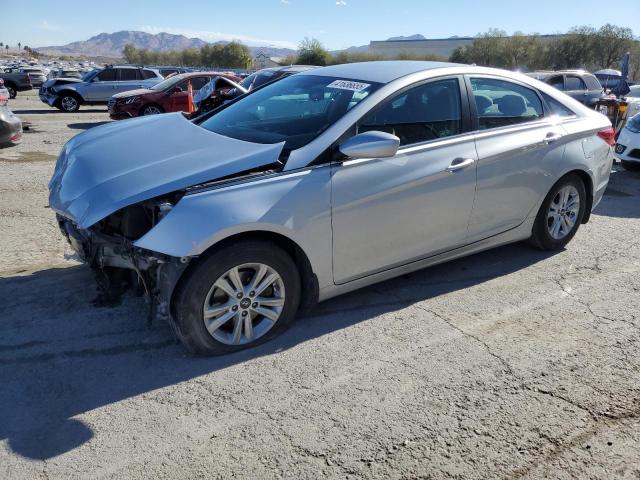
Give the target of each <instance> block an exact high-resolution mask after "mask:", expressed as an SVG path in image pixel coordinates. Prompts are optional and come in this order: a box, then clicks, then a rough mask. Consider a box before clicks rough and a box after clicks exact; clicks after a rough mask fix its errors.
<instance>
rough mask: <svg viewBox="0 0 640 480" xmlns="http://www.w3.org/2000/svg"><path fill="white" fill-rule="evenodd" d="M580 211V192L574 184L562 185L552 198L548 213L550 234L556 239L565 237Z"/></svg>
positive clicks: (571, 228)
mask: <svg viewBox="0 0 640 480" xmlns="http://www.w3.org/2000/svg"><path fill="white" fill-rule="evenodd" d="M579 213H580V194H579V193H578V190H577V189H576V188H575V187H574V186H573V185H566V186H564V187H562V188H561V189H560V190H558V192H557V193H556V195H555V196H554V197H553V200H551V204H550V205H549V212H548V213H547V228H548V230H549V235H551V237H552V238H553V239H555V240H562V239H563V238H565V237H566V236H567V235H569V233H571V231H572V230H573V227H574V226H575V224H576V221H577V218H578V214H579Z"/></svg>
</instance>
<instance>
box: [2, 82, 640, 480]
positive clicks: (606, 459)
mask: <svg viewBox="0 0 640 480" xmlns="http://www.w3.org/2000/svg"><path fill="white" fill-rule="evenodd" d="M12 108H13V109H14V111H16V112H17V113H18V114H19V115H20V116H21V118H22V119H23V121H25V122H28V123H29V124H30V129H29V132H27V133H26V134H25V137H24V142H23V143H22V144H21V145H20V146H18V147H15V148H11V149H5V150H0V172H1V174H0V209H1V210H0V231H1V233H0V249H1V250H2V252H3V255H2V256H1V257H0V337H1V338H2V339H1V340H0V384H1V385H2V388H1V389H0V478H7V479H9V478H10V479H21V478H24V479H32V478H40V477H41V478H64V479H67V478H87V477H89V478H92V477H100V478H118V479H119V478H132V479H136V478H149V477H158V478H167V477H172V478H174V477H179V478H232V477H240V478H260V479H264V478H296V479H302V478H318V477H328V478H492V479H493V478H549V477H552V478H566V479H570V478H603V479H604V478H629V479H632V478H635V479H637V478H640V455H638V451H640V355H638V347H639V344H638V339H639V336H638V333H639V329H640V315H639V313H638V312H640V274H639V273H640V219H639V217H640V174H632V173H629V172H625V171H624V170H621V169H619V168H617V167H616V169H615V171H614V172H613V174H612V178H611V184H610V188H609V190H608V192H607V194H606V196H605V198H604V200H603V202H602V204H601V205H600V206H599V208H598V209H597V211H596V212H595V214H594V216H593V217H592V220H591V222H590V223H589V224H587V225H585V226H583V227H582V228H581V229H580V231H579V232H578V235H577V236H576V237H575V239H574V240H573V241H572V242H571V244H570V245H569V246H568V248H567V249H566V250H565V251H563V252H560V253H557V254H549V253H544V252H540V251H537V250H533V249H531V248H529V247H528V246H526V245H522V244H516V245H511V246H507V247H502V248H499V249H495V250H492V251H488V252H485V253H482V254H479V255H474V256H472V257H468V258H466V259H462V260H458V261H454V262H451V263H448V264H445V265H441V266H438V267H434V268H431V269H428V270H424V271H421V272H417V273H414V274H411V275H406V276H404V277H402V278H399V279H396V280H393V281H388V282H385V283H382V284H378V285H375V286H373V287H370V288H367V289H364V290H362V291H359V292H356V293H354V294H350V295H346V296H343V297H340V298H337V299H333V300H330V301H328V302H326V303H324V304H321V305H319V306H318V307H317V308H316V309H315V310H314V311H313V312H312V314H311V315H309V316H308V317H305V318H302V319H300V320H299V321H298V322H297V323H296V324H295V325H294V327H293V328H292V329H291V330H290V331H289V332H288V333H286V334H285V335H283V336H282V337H280V338H278V339H277V340H275V341H273V342H271V343H269V344H267V345H263V346H261V347H259V348H257V349H254V350H250V351H247V352H244V353H241V354H236V355H229V356H226V357H219V358H209V359H194V358H190V357H188V356H186V355H185V351H184V350H183V349H182V348H181V346H180V345H177V344H176V343H175V341H174V340H173V338H172V335H171V332H170V330H169V328H168V327H167V326H166V325H164V324H158V323H156V324H154V325H152V326H151V327H150V328H148V327H147V326H146V323H145V322H146V305H145V303H144V301H143V300H142V299H139V298H134V297H127V298H125V300H124V302H123V303H122V305H120V306H118V307H115V308H108V309H107V308H95V307H93V306H92V304H91V302H90V301H91V299H92V298H93V296H94V294H95V291H94V286H93V281H92V277H91V274H90V272H89V271H88V269H87V268H85V267H84V266H81V265H79V264H78V263H76V262H75V261H74V260H73V259H72V256H71V252H70V250H69V249H68V248H67V247H66V246H65V244H64V242H63V241H62V238H61V236H60V235H59V233H58V232H57V229H56V226H55V223H54V220H53V214H52V212H51V211H50V210H49V209H48V208H46V205H47V195H46V184H47V181H48V179H49V176H50V174H51V171H52V168H53V163H54V160H55V156H56V155H57V153H58V151H59V150H60V147H61V146H62V144H63V143H64V142H65V141H66V140H67V139H68V138H70V137H71V136H72V135H74V134H76V133H78V132H80V131H81V130H82V129H85V128H89V127H91V126H92V125H96V124H99V123H101V122H104V121H107V120H108V118H107V115H106V112H105V111H104V109H82V110H80V112H78V113H76V114H72V115H68V114H61V113H58V112H57V111H54V110H49V109H48V108H47V107H45V106H43V104H41V103H40V102H39V101H38V99H37V97H36V96H35V95H33V94H32V95H20V96H19V97H18V99H17V100H15V101H14V102H12Z"/></svg>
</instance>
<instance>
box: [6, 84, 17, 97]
mask: <svg viewBox="0 0 640 480" xmlns="http://www.w3.org/2000/svg"><path fill="white" fill-rule="evenodd" d="M4 86H5V88H6V89H7V91H8V92H9V98H16V97H17V96H18V92H17V91H16V89H15V88H14V87H13V86H12V85H7V84H6V83H5V85H4Z"/></svg>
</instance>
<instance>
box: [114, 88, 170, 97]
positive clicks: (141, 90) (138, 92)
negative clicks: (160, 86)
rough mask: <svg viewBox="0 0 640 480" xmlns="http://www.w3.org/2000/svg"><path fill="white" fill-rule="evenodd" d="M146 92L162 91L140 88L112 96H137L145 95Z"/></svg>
mask: <svg viewBox="0 0 640 480" xmlns="http://www.w3.org/2000/svg"><path fill="white" fill-rule="evenodd" d="M145 93H160V92H157V91H155V90H151V89H150V88H138V89H136V90H127V91H126V92H120V93H116V94H115V95H113V96H112V97H111V98H127V97H135V96H136V95H144V94H145Z"/></svg>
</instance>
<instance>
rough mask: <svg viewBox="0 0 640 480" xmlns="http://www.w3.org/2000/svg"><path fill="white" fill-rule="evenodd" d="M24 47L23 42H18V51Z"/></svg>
mask: <svg viewBox="0 0 640 480" xmlns="http://www.w3.org/2000/svg"><path fill="white" fill-rule="evenodd" d="M21 48H22V44H21V43H20V42H18V53H20V49H21Z"/></svg>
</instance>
